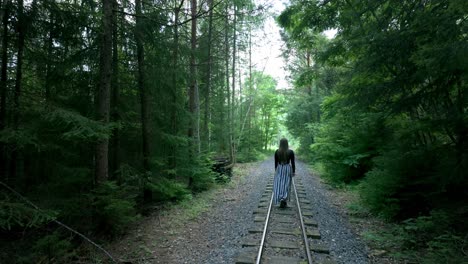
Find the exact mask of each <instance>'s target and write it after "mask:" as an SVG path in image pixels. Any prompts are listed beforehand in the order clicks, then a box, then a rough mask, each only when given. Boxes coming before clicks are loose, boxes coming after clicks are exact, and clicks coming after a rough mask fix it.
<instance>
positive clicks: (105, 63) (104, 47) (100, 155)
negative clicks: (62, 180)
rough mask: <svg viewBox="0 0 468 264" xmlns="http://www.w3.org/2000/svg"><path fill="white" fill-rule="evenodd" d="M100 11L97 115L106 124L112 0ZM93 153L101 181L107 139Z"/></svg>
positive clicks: (106, 159)
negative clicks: (101, 12)
mask: <svg viewBox="0 0 468 264" xmlns="http://www.w3.org/2000/svg"><path fill="white" fill-rule="evenodd" d="M102 11H103V16H102V25H101V27H102V28H101V53H100V62H99V91H98V98H97V104H98V109H97V116H98V120H99V121H100V122H102V123H103V124H107V123H109V112H110V88H111V79H112V0H103V6H102ZM95 155H96V157H95V159H96V161H95V163H96V164H95V180H96V182H97V183H101V182H104V181H106V180H107V179H108V177H109V157H108V156H109V139H100V140H99V141H98V142H97V144H96V153H95Z"/></svg>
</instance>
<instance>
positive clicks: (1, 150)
mask: <svg viewBox="0 0 468 264" xmlns="http://www.w3.org/2000/svg"><path fill="white" fill-rule="evenodd" d="M2 7H3V8H4V11H3V17H2V55H1V56H2V65H1V67H2V69H1V77H0V131H1V130H3V129H5V127H6V96H7V77H8V76H7V72H8V71H7V67H8V40H9V39H8V18H9V15H10V14H9V11H10V10H9V9H10V0H5V1H4V3H3V6H2ZM6 164H7V155H6V146H5V144H3V143H0V175H3V176H4V177H5V178H6V174H7V171H6ZM1 178H3V177H1V176H0V179H1Z"/></svg>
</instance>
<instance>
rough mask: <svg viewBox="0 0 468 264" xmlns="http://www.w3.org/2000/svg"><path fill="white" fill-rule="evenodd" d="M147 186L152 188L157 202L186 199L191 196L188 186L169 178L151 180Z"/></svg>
mask: <svg viewBox="0 0 468 264" xmlns="http://www.w3.org/2000/svg"><path fill="white" fill-rule="evenodd" d="M146 187H148V188H149V190H151V192H152V197H153V200H154V201H155V202H164V201H177V200H184V199H186V198H187V197H188V196H190V192H189V191H188V190H187V188H186V186H184V185H183V184H182V183H178V182H176V181H173V180H169V179H167V178H158V179H154V180H150V181H149V182H148V183H147V185H146Z"/></svg>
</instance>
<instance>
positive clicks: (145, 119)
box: [135, 0, 151, 171]
mask: <svg viewBox="0 0 468 264" xmlns="http://www.w3.org/2000/svg"><path fill="white" fill-rule="evenodd" d="M135 11H136V29H135V39H136V44H137V61H138V80H137V82H138V91H139V94H140V107H141V109H140V110H141V136H142V150H143V169H144V170H145V171H150V169H151V168H150V163H149V159H150V147H149V146H150V138H149V136H150V130H149V126H148V125H149V113H148V104H149V100H148V95H147V90H146V83H145V79H146V78H145V73H146V69H145V66H146V65H145V49H144V46H143V31H142V24H141V22H142V21H141V20H142V19H143V17H142V3H141V0H136V1H135Z"/></svg>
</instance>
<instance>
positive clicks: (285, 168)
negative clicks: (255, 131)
mask: <svg viewBox="0 0 468 264" xmlns="http://www.w3.org/2000/svg"><path fill="white" fill-rule="evenodd" d="M275 168H276V171H275V179H274V181H273V193H274V194H273V201H274V203H275V204H278V203H279V202H280V201H281V200H282V199H284V200H287V199H289V193H290V190H291V177H292V173H294V172H295V170H296V164H295V162H294V152H293V151H292V150H288V160H287V161H286V162H285V161H280V159H279V157H278V150H277V151H276V152H275Z"/></svg>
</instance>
